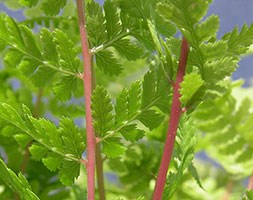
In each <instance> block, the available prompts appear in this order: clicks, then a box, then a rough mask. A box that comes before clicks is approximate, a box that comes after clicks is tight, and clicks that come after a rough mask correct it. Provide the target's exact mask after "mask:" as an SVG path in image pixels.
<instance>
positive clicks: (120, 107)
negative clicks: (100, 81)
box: [92, 71, 169, 157]
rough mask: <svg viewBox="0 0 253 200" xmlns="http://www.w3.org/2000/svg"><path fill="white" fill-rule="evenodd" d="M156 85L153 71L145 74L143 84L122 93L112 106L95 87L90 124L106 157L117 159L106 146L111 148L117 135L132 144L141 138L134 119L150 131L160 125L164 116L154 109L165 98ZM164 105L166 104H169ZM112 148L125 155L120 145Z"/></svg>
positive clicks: (106, 96)
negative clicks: (103, 148) (104, 148)
mask: <svg viewBox="0 0 253 200" xmlns="http://www.w3.org/2000/svg"><path fill="white" fill-rule="evenodd" d="M157 84H158V83H157V77H156V73H155V71H151V72H148V73H147V74H146V75H145V77H144V80H143V83H142V85H141V83H140V82H139V81H137V82H135V83H133V84H132V85H131V87H130V88H125V89H123V90H122V91H121V93H120V94H119V96H118V97H117V98H116V104H115V106H113V105H112V102H113V101H112V100H111V99H110V98H109V96H108V94H107V92H106V90H105V89H104V88H103V87H101V86H97V87H96V89H95V91H94V93H93V97H92V108H93V120H94V122H93V124H94V127H95V130H96V133H97V134H98V136H99V137H101V138H102V143H103V144H104V145H105V147H106V148H107V150H106V154H107V156H109V157H110V156H112V157H115V156H116V154H115V153H113V152H110V148H109V146H108V143H110V144H111V146H113V144H112V143H113V141H114V140H115V141H117V142H119V141H118V139H115V138H114V137H116V136H118V134H119V133H120V134H121V135H122V136H123V137H124V139H125V140H128V141H131V142H135V141H137V140H139V139H141V138H142V137H143V135H144V130H142V129H140V128H139V127H138V123H137V120H138V121H139V122H141V123H142V124H143V125H144V126H146V127H147V128H149V129H151V130H152V129H155V128H157V127H158V126H159V125H160V124H161V123H162V121H163V119H164V115H163V114H162V112H159V111H158V109H157V108H156V109H155V107H158V108H159V107H160V106H161V103H162V102H161V101H160V102H159V100H160V98H162V97H165V96H164V95H160V93H159V92H158V91H157ZM158 102H159V104H158ZM166 103H167V104H169V102H166ZM114 111H115V115H114V114H113V113H114ZM112 138H114V139H112ZM107 140H110V141H107ZM114 146H115V148H118V153H120V152H121V153H124V151H123V149H122V145H116V144H114ZM115 152H116V150H115ZM117 156H119V155H118V154H117Z"/></svg>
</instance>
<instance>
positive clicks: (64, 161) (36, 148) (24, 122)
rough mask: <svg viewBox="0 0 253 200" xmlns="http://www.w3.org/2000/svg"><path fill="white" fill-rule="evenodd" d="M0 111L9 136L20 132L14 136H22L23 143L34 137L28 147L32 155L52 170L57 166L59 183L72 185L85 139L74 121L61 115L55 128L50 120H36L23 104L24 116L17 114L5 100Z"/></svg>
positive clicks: (19, 138)
mask: <svg viewBox="0 0 253 200" xmlns="http://www.w3.org/2000/svg"><path fill="white" fill-rule="evenodd" d="M0 110H1V114H0V119H1V120H2V121H3V123H4V124H5V126H4V127H2V128H4V129H6V128H7V127H8V129H9V130H11V131H9V135H10V134H11V135H16V134H19V135H20V134H21V135H20V136H19V137H15V139H17V140H18V141H19V142H20V140H23V141H24V139H25V141H26V143H27V142H28V141H30V140H31V139H33V140H35V141H36V142H34V143H33V144H32V146H31V147H30V149H29V150H30V152H31V154H32V156H33V158H34V159H36V160H41V159H42V161H43V163H44V165H45V166H46V167H47V168H48V169H50V170H52V171H55V170H56V169H59V178H60V180H61V182H62V183H63V184H65V185H71V184H72V183H73V182H74V178H76V177H77V176H78V175H79V168H80V163H79V162H80V161H79V160H80V159H81V154H82V152H83V151H84V148H85V146H84V144H83V141H84V139H83V138H82V136H81V134H80V132H79V130H78V128H77V127H76V126H75V125H74V124H73V122H72V121H71V120H70V119H68V118H62V119H61V121H60V126H59V128H58V129H57V127H56V126H55V125H54V124H53V123H52V122H50V121H48V120H46V119H35V118H33V117H32V116H31V115H29V114H27V111H28V110H27V108H26V107H23V112H24V113H25V114H24V115H20V114H18V113H17V111H16V110H15V109H14V108H13V107H11V106H10V105H8V104H5V103H1V104H0ZM9 116H12V117H11V118H10V117H9ZM69 133H71V134H69ZM27 135H28V136H29V137H28V138H27ZM67 172H68V173H67Z"/></svg>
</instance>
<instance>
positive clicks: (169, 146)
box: [153, 38, 189, 200]
mask: <svg viewBox="0 0 253 200" xmlns="http://www.w3.org/2000/svg"><path fill="white" fill-rule="evenodd" d="M188 53H189V45H188V43H187V41H186V39H185V38H183V40H182V45H181V55H180V60H179V64H178V72H177V77H176V82H175V83H174V84H173V97H172V105H171V112H170V120H169V128H168V132H167V137H166V141H165V144H164V150H163V156H162V161H161V164H160V169H159V173H158V176H157V180H156V185H155V190H154V193H153V200H161V199H162V194H163V190H164V186H165V183H166V175H167V171H168V168H169V164H170V160H171V157H172V152H173V147H174V143H175V138H176V133H177V128H178V124H179V120H180V116H181V113H182V109H181V103H180V100H179V98H180V93H179V89H180V84H181V82H182V81H183V77H184V74H185V70H186V63H187V57H188Z"/></svg>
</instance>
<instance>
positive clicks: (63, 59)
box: [0, 14, 80, 100]
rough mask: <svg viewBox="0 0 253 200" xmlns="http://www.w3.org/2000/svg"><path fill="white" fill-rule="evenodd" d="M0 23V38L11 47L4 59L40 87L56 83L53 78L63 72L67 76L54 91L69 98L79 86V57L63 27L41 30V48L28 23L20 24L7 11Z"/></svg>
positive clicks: (64, 97) (63, 98) (65, 98)
mask: <svg viewBox="0 0 253 200" xmlns="http://www.w3.org/2000/svg"><path fill="white" fill-rule="evenodd" d="M0 24H1V28H0V36H1V39H0V40H1V41H3V42H4V44H5V45H6V46H9V47H10V49H9V52H7V54H6V57H5V61H6V62H7V63H8V64H9V65H11V67H15V66H19V68H20V69H21V71H22V72H23V73H24V74H25V75H26V76H28V77H29V78H30V79H31V81H32V82H33V83H34V84H35V85H36V86H38V87H44V86H45V85H46V84H50V83H52V82H53V83H54V79H53V78H54V75H55V74H56V73H60V74H64V75H65V76H64V77H63V78H61V79H60V81H59V82H58V83H57V84H56V86H55V88H56V89H55V90H54V91H55V93H56V95H57V96H61V99H62V100H68V99H70V98H71V94H72V92H74V91H75V89H76V87H75V84H76V82H77V79H78V78H77V74H78V68H79V65H80V59H79V58H78V51H77V49H76V47H75V46H74V44H73V42H72V41H71V40H70V39H69V37H68V36H67V35H66V34H65V33H63V32H62V31H60V30H55V31H54V32H53V33H51V32H49V31H48V30H46V29H42V30H41V32H40V39H41V41H40V42H41V44H42V47H41V48H40V47H39V46H40V45H39V42H38V41H37V40H36V39H35V37H34V35H33V33H32V31H31V30H30V29H29V28H27V27H26V26H23V25H21V26H18V25H17V24H16V22H15V21H14V20H13V19H11V18H10V17H7V16H6V15H4V14H1V16H0ZM15 55H16V56H15ZM14 57H15V59H14ZM66 80H68V81H66ZM66 91H68V92H67V93H66ZM62 94H65V95H62Z"/></svg>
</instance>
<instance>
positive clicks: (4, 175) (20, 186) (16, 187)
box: [0, 159, 39, 200]
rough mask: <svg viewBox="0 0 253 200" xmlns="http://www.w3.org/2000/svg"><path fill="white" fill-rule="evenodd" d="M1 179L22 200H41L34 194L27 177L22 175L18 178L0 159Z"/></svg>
mask: <svg viewBox="0 0 253 200" xmlns="http://www.w3.org/2000/svg"><path fill="white" fill-rule="evenodd" d="M0 178H1V179H2V180H3V181H4V182H5V183H6V185H7V186H9V187H10V188H11V189H12V190H13V192H16V193H18V195H19V196H20V198H21V199H22V200H27V199H30V200H39V198H38V197H37V196H36V195H35V194H34V193H33V192H32V190H31V186H30V185H29V183H28V182H27V180H26V179H25V177H24V176H23V175H22V174H21V173H19V175H18V176H17V175H16V174H15V173H14V172H13V171H12V170H11V169H9V168H7V166H6V165H5V163H4V162H3V161H2V159H0Z"/></svg>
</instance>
